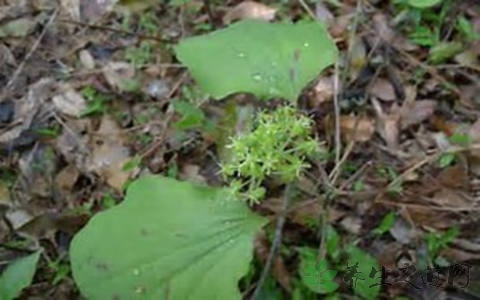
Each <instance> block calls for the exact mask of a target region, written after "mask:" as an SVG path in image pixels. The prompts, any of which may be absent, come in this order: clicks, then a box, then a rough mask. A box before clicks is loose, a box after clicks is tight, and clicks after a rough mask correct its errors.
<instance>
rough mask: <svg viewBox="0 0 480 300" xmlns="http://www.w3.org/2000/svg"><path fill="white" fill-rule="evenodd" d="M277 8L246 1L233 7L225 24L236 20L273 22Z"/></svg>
mask: <svg viewBox="0 0 480 300" xmlns="http://www.w3.org/2000/svg"><path fill="white" fill-rule="evenodd" d="M276 12H277V9H276V8H272V7H269V6H267V5H265V4H262V3H259V2H255V1H244V2H242V3H240V4H238V5H237V6H235V7H233V8H232V9H231V10H230V11H229V12H227V14H226V15H225V17H224V18H223V22H224V23H226V24H228V23H230V22H232V21H235V20H244V19H259V20H265V21H271V20H272V19H273V18H275V13H276Z"/></svg>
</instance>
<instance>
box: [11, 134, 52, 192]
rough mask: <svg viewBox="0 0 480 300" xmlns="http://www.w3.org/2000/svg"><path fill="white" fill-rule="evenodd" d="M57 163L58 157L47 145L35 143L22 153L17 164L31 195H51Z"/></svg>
mask: <svg viewBox="0 0 480 300" xmlns="http://www.w3.org/2000/svg"><path fill="white" fill-rule="evenodd" d="M58 164H59V157H57V155H56V153H55V151H54V150H53V148H52V147H51V146H48V145H44V144H40V143H39V144H36V145H35V147H33V148H32V149H31V150H30V151H28V152H25V153H23V154H22V156H21V157H20V160H19V162H18V166H19V169H20V171H21V175H22V176H21V179H22V182H23V183H24V187H25V189H26V190H27V192H28V193H29V194H30V195H31V196H33V197H35V196H36V197H42V198H48V197H51V196H52V193H53V191H52V190H53V189H52V187H53V178H54V176H55V173H56V171H57V169H58Z"/></svg>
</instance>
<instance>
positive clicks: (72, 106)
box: [52, 84, 87, 117]
mask: <svg viewBox="0 0 480 300" xmlns="http://www.w3.org/2000/svg"><path fill="white" fill-rule="evenodd" d="M60 90H61V93H60V94H58V95H56V96H54V97H53V98H52V101H53V104H54V105H55V107H56V108H57V110H58V111H60V112H61V113H62V114H65V115H68V116H72V117H79V116H80V115H81V114H82V113H83V112H84V111H85V110H86V109H87V102H86V100H85V98H83V96H82V95H81V94H80V93H77V92H76V91H75V90H74V89H73V88H72V87H71V86H69V85H67V84H65V85H63V86H62V87H61V88H60Z"/></svg>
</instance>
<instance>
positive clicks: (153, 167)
mask: <svg viewBox="0 0 480 300" xmlns="http://www.w3.org/2000/svg"><path fill="white" fill-rule="evenodd" d="M59 2H60V3H61V4H60V5H59V4H57V1H55V0H21V1H17V0H0V214H1V217H2V218H1V219H0V270H2V269H4V268H5V267H6V266H7V265H8V264H9V263H10V262H11V261H13V260H15V259H16V258H19V257H22V256H25V255H26V254H28V253H31V252H32V251H34V250H35V249H38V247H42V248H43V249H44V251H43V254H42V258H41V260H40V262H39V264H38V266H37V271H36V273H35V277H34V279H33V282H32V284H31V285H30V286H29V287H28V288H26V289H25V290H24V291H23V294H22V296H21V299H77V298H80V295H79V291H78V289H77V287H76V285H75V283H74V281H73V279H72V276H71V270H70V266H69V256H68V249H69V244H70V241H71V240H72V237H73V236H74V235H75V234H76V233H77V232H78V231H79V230H80V229H81V228H82V227H83V226H84V225H85V224H86V223H87V222H88V220H89V219H90V218H91V217H92V216H94V215H95V214H97V213H98V212H100V211H103V210H106V209H108V208H110V207H113V206H115V205H117V204H118V203H120V202H121V201H122V199H123V196H124V189H125V187H126V185H127V184H128V183H129V182H130V181H131V180H133V179H135V178H138V177H140V176H144V175H146V174H163V175H165V176H169V177H174V178H177V179H179V180H182V181H183V180H186V181H192V182H195V183H200V184H208V185H211V186H222V185H225V184H226V183H225V180H224V178H223V177H222V176H221V175H220V173H219V170H220V165H219V161H220V158H219V154H218V153H219V152H220V151H221V150H219V149H220V148H222V147H225V144H226V143H227V142H228V140H227V138H226V134H227V133H228V132H232V130H233V131H235V129H237V128H238V127H241V126H243V125H244V124H242V122H246V121H245V120H246V119H248V118H246V117H245V113H246V114H253V112H254V111H256V110H259V109H267V110H268V109H273V108H274V107H275V106H276V105H279V103H281V100H279V101H273V102H271V103H273V104H267V102H265V101H262V100H259V99H256V98H255V97H254V96H252V95H249V94H235V95H231V96H228V97H226V98H225V99H221V100H213V99H211V98H209V97H208V96H207V95H205V94H204V93H203V92H202V91H201V89H200V88H199V87H198V85H197V84H196V83H195V81H194V80H193V79H192V77H191V75H190V74H189V72H188V69H187V68H185V66H183V65H182V64H181V63H180V62H179V61H178V60H177V59H176V57H175V54H174V52H173V46H174V45H175V44H177V43H178V42H179V41H180V40H182V39H183V38H186V37H190V36H195V35H201V34H205V33H208V32H210V31H213V30H215V29H219V28H223V27H226V26H228V24H229V23H232V22H236V21H238V20H241V19H248V18H259V19H264V20H268V21H272V22H278V21H281V20H292V21H294V22H296V21H298V20H301V19H312V18H315V19H318V20H320V21H321V22H324V23H326V24H327V25H328V31H329V33H330V35H331V37H332V38H333V39H334V41H335V43H336V45H337V47H338V49H339V62H338V64H336V67H330V68H328V69H326V70H325V71H323V72H322V74H321V75H320V76H319V77H318V78H317V79H316V80H315V81H314V82H312V83H311V84H310V85H309V86H307V87H306V88H305V89H304V91H303V92H302V94H301V96H300V98H299V101H298V105H297V107H298V109H299V110H300V111H302V112H303V113H304V114H305V115H307V116H309V117H310V118H311V119H312V120H313V122H314V124H315V132H314V135H315V136H316V137H317V138H319V139H320V140H322V141H323V147H325V149H326V153H328V155H327V156H326V157H325V159H324V160H323V161H321V162H318V163H315V164H312V166H311V167H310V168H309V169H308V170H307V172H305V174H303V175H302V176H301V178H300V180H299V181H298V182H299V184H298V189H299V190H300V191H301V196H298V197H296V198H295V201H294V203H292V204H291V205H290V207H289V209H288V210H287V212H286V214H285V224H284V226H283V228H282V236H283V238H282V242H281V245H278V246H279V251H278V255H277V256H276V258H275V259H274V263H273V266H272V268H271V272H270V274H271V275H270V276H269V277H268V278H267V280H266V281H265V283H263V291H262V294H261V297H260V298H262V299H267V298H268V299H292V298H293V299H316V298H317V297H323V296H319V295H318V294H315V293H314V291H313V290H311V289H309V287H308V286H306V285H305V284H303V283H302V278H301V276H302V275H301V273H299V268H301V266H300V262H301V261H302V260H304V261H308V260H309V259H310V260H312V259H313V262H312V263H313V264H314V263H315V257H316V256H315V255H313V256H312V253H319V254H321V256H328V257H330V259H334V258H335V257H337V256H339V255H341V254H339V253H337V252H336V251H337V250H338V249H340V248H342V249H343V248H345V247H347V246H348V245H353V244H354V245H356V247H358V248H359V249H362V251H364V252H365V253H368V255H369V256H368V257H373V258H375V259H376V260H377V262H378V265H380V266H383V267H384V269H385V270H390V273H389V274H388V278H385V279H388V280H387V282H388V283H389V284H390V285H386V284H385V282H384V285H383V286H382V287H381V291H380V294H379V295H378V297H379V298H383V299H395V298H397V299H402V298H400V297H404V298H403V299H480V231H479V230H478V228H479V227H480V63H479V55H480V2H478V1H476V0H465V1H453V0H444V1H440V3H439V4H437V5H435V6H433V7H430V8H424V9H419V8H415V7H412V6H410V5H409V2H411V1H408V0H392V1H376V0H363V1H361V0H358V1H354V0H342V1H337V0H324V1H306V0H305V1H262V3H263V4H259V3H255V2H248V1H246V2H243V3H242V1H236V0H232V1H199V0H191V1H178V0H177V1H155V0H151V1H123V2H122V1H120V2H118V1H115V0H106V1H101V0H91V1H81V0H63V1H59ZM116 2H118V3H116ZM419 2H420V1H419ZM264 186H265V187H266V190H267V194H266V198H265V200H263V201H262V202H261V203H259V204H256V205H253V206H251V209H252V210H254V211H255V212H257V213H259V214H261V215H263V216H267V217H268V218H269V220H271V222H270V224H269V225H268V226H266V227H265V228H264V230H263V231H262V233H261V234H259V235H258V237H257V238H256V241H255V247H254V248H255V259H254V262H253V263H252V266H253V271H252V274H249V275H248V276H249V278H247V279H245V280H244V282H243V283H242V287H241V288H242V290H243V292H244V295H245V298H248V297H249V295H250V294H251V292H252V286H251V284H254V283H255V282H257V281H258V278H259V277H260V274H261V272H262V270H263V269H264V265H265V261H266V260H267V256H268V253H269V250H270V247H271V245H272V240H273V239H274V232H275V226H276V225H275V224H276V222H275V220H276V219H277V217H280V216H281V215H283V208H282V207H283V204H282V187H281V186H278V185H277V184H270V182H268V181H267V182H265V183H264ZM330 242H331V243H333V244H329V243H330ZM329 245H330V246H329ZM296 249H302V250H299V251H297V250H296ZM336 249H337V250H336ZM312 257H313V258H312ZM357 259H358V260H357V261H354V260H352V261H349V265H348V266H347V265H346V264H345V265H344V266H343V267H342V266H340V263H338V265H339V266H338V268H339V270H340V271H341V272H343V273H342V276H339V277H338V279H339V280H338V281H337V283H338V284H340V289H339V290H338V291H337V292H336V293H335V297H339V298H346V299H349V298H351V297H353V295H354V294H355V292H354V291H353V290H354V288H353V287H351V286H350V287H349V283H351V282H349V280H346V278H345V277H344V275H343V274H347V272H348V270H351V269H349V268H350V267H351V265H352V264H355V263H357V262H358V263H359V264H360V265H361V264H362V263H363V264H368V262H367V261H362V260H364V257H363V256H362V257H357ZM367 260H368V259H367ZM338 262H340V260H338ZM343 262H344V261H342V263H343ZM405 266H409V267H405ZM412 266H413V270H412ZM469 266H470V268H468V267H469ZM347 267H348V268H347ZM430 267H431V268H433V269H435V270H436V271H435V272H436V273H435V276H438V278H437V279H438V284H437V285H438V286H436V284H433V283H432V280H430V281H428V280H427V279H426V278H427V277H426V274H427V272H426V270H428V268H430ZM461 268H464V269H461ZM465 268H466V270H467V272H466V273H465V272H464V273H461V270H463V271H465ZM361 269H362V268H361ZM370 269H371V266H364V267H363V269H362V270H368V271H370ZM449 270H450V271H451V272H453V271H452V270H454V271H455V272H460V273H459V274H457V275H458V276H456V277H455V276H453V275H452V274H449ZM459 270H460V271H459ZM412 271H413V272H412ZM406 273H408V274H407V275H405V274H406ZM369 275H370V274H368V272H367V273H362V274H358V277H363V276H365V277H368V276H369ZM374 276H376V277H378V276H379V274H376V275H375V274H374ZM449 276H450V277H449ZM454 277H455V278H454ZM435 278H436V277H435ZM449 278H450V279H451V281H449ZM342 279H343V280H342ZM424 279H425V280H424ZM430 279H431V278H430ZM467 279H468V280H469V282H468V284H467V282H466V280H467ZM412 282H413V283H412ZM415 282H416V283H417V286H416V285H415ZM422 282H423V283H425V284H423V285H420V283H422ZM368 295H369V294H368V291H367V292H363V294H362V296H363V297H367V298H368V297H369V296H368ZM371 297H377V295H376V294H375V295H373V294H372V295H371ZM330 298H334V297H333V296H332V295H330Z"/></svg>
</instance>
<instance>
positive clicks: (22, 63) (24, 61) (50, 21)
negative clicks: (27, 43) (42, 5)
mask: <svg viewBox="0 0 480 300" xmlns="http://www.w3.org/2000/svg"><path fill="white" fill-rule="evenodd" d="M59 11H60V9H59V8H57V9H55V11H54V12H53V13H52V15H51V16H50V19H49V20H48V22H47V24H45V27H44V28H43V30H42V33H40V36H39V37H38V38H37V40H36V41H35V43H34V44H33V46H32V48H30V51H28V53H27V55H25V57H24V58H23V61H22V62H21V63H20V65H19V66H18V68H17V69H16V70H15V73H13V75H12V78H10V80H9V81H8V83H7V85H6V86H5V89H6V90H8V89H9V88H10V87H11V86H12V85H13V83H14V82H15V81H16V80H17V78H18V76H19V75H20V74H21V73H22V71H23V68H24V67H25V64H26V63H27V61H28V60H29V59H30V57H31V56H32V55H33V53H34V52H35V51H37V48H38V46H40V43H41V42H42V39H43V37H44V36H45V34H46V33H47V29H48V27H50V25H52V23H53V21H54V20H55V18H56V17H57V15H58V12H59Z"/></svg>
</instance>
